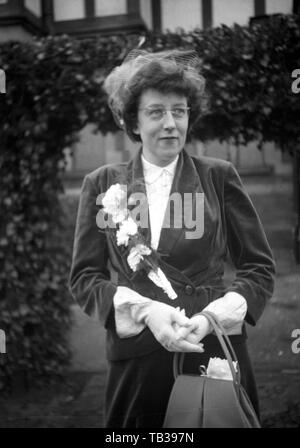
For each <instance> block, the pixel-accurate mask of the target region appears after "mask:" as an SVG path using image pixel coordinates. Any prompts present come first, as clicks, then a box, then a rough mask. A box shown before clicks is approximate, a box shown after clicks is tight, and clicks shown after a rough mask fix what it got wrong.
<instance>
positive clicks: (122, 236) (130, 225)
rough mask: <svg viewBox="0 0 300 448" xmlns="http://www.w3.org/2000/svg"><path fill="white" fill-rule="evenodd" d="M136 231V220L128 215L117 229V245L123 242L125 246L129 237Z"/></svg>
mask: <svg viewBox="0 0 300 448" xmlns="http://www.w3.org/2000/svg"><path fill="white" fill-rule="evenodd" d="M137 231H138V226H137V224H136V222H135V221H134V220H133V219H132V218H131V216H129V217H128V218H127V219H125V220H124V221H123V222H122V223H121V224H120V228H119V230H118V231H117V245H118V246H121V245H122V244H124V245H125V246H127V245H128V240H129V237H130V236H132V235H135V234H136V233H137Z"/></svg>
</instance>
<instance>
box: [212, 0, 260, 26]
mask: <svg viewBox="0 0 300 448" xmlns="http://www.w3.org/2000/svg"><path fill="white" fill-rule="evenodd" d="M225 3H226V5H225ZM212 14H213V26H220V25H221V24H224V25H227V26H233V24H234V23H238V24H239V25H242V26H243V25H248V22H249V18H250V17H252V16H253V15H254V0H230V2H224V0H213V5H212Z"/></svg>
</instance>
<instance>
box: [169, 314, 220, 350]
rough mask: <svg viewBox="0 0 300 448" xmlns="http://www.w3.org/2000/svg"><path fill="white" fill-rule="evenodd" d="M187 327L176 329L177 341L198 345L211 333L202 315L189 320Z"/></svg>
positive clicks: (208, 324) (206, 320)
mask: <svg viewBox="0 0 300 448" xmlns="http://www.w3.org/2000/svg"><path fill="white" fill-rule="evenodd" d="M189 321H190V325H189V326H185V327H183V326H181V327H178V326H177V327H176V328H175V329H176V335H177V340H178V341H182V340H185V341H187V342H190V343H191V344H199V342H200V341H202V339H203V338H205V336H207V335H208V334H209V333H211V331H212V328H211V326H210V323H209V321H208V319H207V318H206V317H205V316H203V315H196V316H193V317H191V318H190V320H189Z"/></svg>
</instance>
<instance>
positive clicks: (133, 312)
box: [113, 155, 247, 338]
mask: <svg viewBox="0 0 300 448" xmlns="http://www.w3.org/2000/svg"><path fill="white" fill-rule="evenodd" d="M177 161H178V156H177V157H176V159H175V160H173V161H172V162H171V163H170V164H169V165H167V166H164V167H160V166H157V165H154V164H152V163H150V162H148V160H146V159H145V157H144V156H143V155H142V165H143V171H144V178H145V183H146V192H147V199H148V204H149V218H150V226H151V246H152V248H153V249H157V247H158V244H159V238H160V233H161V229H162V225H163V219H164V215H165V211H166V208H167V204H168V199H169V195H170V191H171V187H172V182H173V178H174V174H175V170H176V165H177ZM128 291H130V293H129V292H128ZM113 301H114V307H115V321H116V329H117V333H118V335H119V337H121V338H122V337H123V338H125V337H130V336H135V335H137V334H139V333H140V332H141V331H142V330H143V329H144V328H145V326H146V325H145V324H144V323H141V322H140V321H139V320H138V316H139V314H140V310H141V308H143V306H144V305H145V304H146V303H148V302H150V301H151V299H148V298H147V297H143V296H141V295H140V294H138V293H137V292H135V291H133V290H129V289H128V288H123V287H118V288H117V291H116V293H115V295H114V299H113ZM205 310H207V311H211V312H213V313H214V314H215V315H216V316H217V317H218V319H219V321H220V322H221V324H222V325H223V326H224V328H225V329H226V333H227V334H229V335H233V334H241V329H242V324H243V321H244V318H245V315H246V312H247V302H246V300H245V298H244V297H243V296H242V295H241V294H238V293H237V292H233V291H231V292H228V293H226V294H225V295H224V296H223V297H220V298H219V299H217V300H214V301H213V302H211V303H209V304H208V305H207V307H206V308H205Z"/></svg>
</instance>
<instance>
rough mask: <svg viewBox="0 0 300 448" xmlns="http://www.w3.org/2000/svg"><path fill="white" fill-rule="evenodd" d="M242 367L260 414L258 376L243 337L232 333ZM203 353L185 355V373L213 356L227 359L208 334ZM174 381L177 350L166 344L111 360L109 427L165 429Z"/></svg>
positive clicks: (107, 400) (245, 383) (107, 397)
mask: <svg viewBox="0 0 300 448" xmlns="http://www.w3.org/2000/svg"><path fill="white" fill-rule="evenodd" d="M230 340H231V342H232V345H233V347H234V350H235V352H236V356H237V358H238V361H239V365H240V370H241V383H242V385H243V386H244V388H245V390H246V391H247V393H248V396H249V398H250V400H251V402H252V404H253V407H254V409H255V410H256V412H257V414H258V415H259V408H258V396H257V390H256V384H255V378H254V375H253V370H252V367H251V362H250V358H249V354H248V350H247V344H246V341H245V340H244V339H243V338H242V337H241V336H231V337H230ZM202 342H203V343H204V348H205V352H204V353H203V354H194V353H189V354H186V356H185V363H184V372H185V373H199V366H200V365H205V366H207V364H208V361H209V358H210V357H214V356H217V357H220V358H224V357H225V356H224V354H223V351H222V348H221V347H220V344H219V342H218V340H217V338H216V337H215V336H213V335H209V336H207V337H206V338H205V339H204V340H203V341H202ZM173 384H174V377H173V353H171V352H168V351H167V350H165V349H164V348H163V347H162V348H161V349H159V350H156V351H155V352H152V353H149V354H147V355H145V356H139V357H137V358H133V359H126V360H121V361H113V362H110V363H109V369H108V377H107V385H106V394H105V427H106V428H161V427H162V425H163V421H164V416H165V412H166V409H167V405H168V400H169V396H170V393H171V390H172V386H173Z"/></svg>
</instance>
